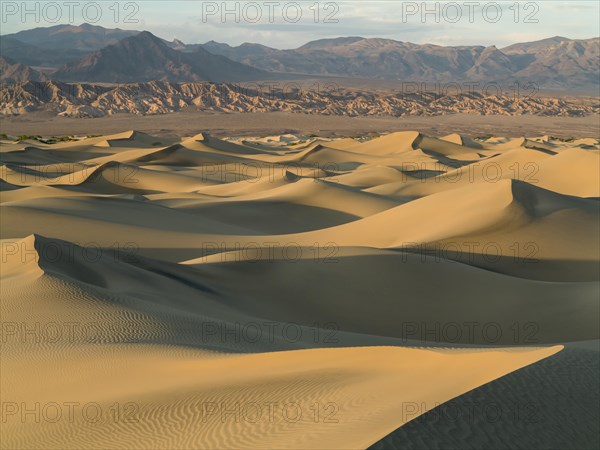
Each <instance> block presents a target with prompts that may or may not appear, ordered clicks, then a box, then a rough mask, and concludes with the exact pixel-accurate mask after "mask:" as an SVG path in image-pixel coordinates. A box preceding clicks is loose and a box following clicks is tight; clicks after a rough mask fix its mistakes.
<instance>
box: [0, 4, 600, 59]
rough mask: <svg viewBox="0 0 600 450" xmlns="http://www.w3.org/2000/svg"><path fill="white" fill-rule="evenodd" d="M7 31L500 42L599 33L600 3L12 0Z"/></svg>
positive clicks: (198, 39)
mask: <svg viewBox="0 0 600 450" xmlns="http://www.w3.org/2000/svg"><path fill="white" fill-rule="evenodd" d="M0 7H1V18H0V24H1V34H3V35H4V34H10V33H14V32H17V31H20V30H26V29H31V28H36V27H47V26H53V25H58V24H72V25H80V24H81V23H83V22H88V23H92V24H94V25H101V26H103V27H106V28H121V29H131V30H147V31H150V32H152V33H154V34H156V35H157V36H160V37H162V38H164V39H168V40H172V39H174V38H177V39H180V40H182V41H183V42H185V43H188V44H191V43H204V42H206V41H209V40H215V41H218V42H225V43H228V44H230V45H239V44H241V43H244V42H255V43H259V44H264V45H268V46H270V47H275V48H281V49H284V48H296V47H299V46H300V45H303V44H305V43H306V42H309V41H312V40H316V39H323V38H332V37H340V36H362V37H381V38H389V39H395V40H399V41H408V42H414V43H418V44H424V43H431V44H438V45H486V46H488V45H496V46H497V47H499V48H501V47H503V46H506V45H510V44H513V43H516V42H527V41H534V40H539V39H544V38H547V37H551V36H557V35H558V36H565V37H569V38H574V39H585V38H590V37H597V36H599V35H600V29H599V28H600V20H599V17H600V2H598V1H597V0H589V1H588V0H572V1H560V0H544V1H535V2H534V1H518V2H517V1H515V0H509V1H490V2H488V1H470V0H465V1H462V0H458V1H446V0H444V1H426V2H423V1H401V0H388V1H378V0H366V1H356V0H352V1H327V0H323V1H317V0H309V1H302V0H300V1H285V0H265V1H226V2H223V1H197V0H171V1H159V0H153V1H127V0H124V1H114V0H105V1H76V0H65V1H39V2H33V1H26V2H23V1H20V0H19V1H5V0H0Z"/></svg>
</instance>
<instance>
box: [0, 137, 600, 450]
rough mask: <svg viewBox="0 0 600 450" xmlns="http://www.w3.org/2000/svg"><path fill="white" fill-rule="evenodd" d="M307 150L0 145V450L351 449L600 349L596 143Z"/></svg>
mask: <svg viewBox="0 0 600 450" xmlns="http://www.w3.org/2000/svg"><path fill="white" fill-rule="evenodd" d="M300 141H301V140H300V139H297V137H295V136H293V135H287V136H281V137H277V136H270V137H268V138H256V139H248V140H245V139H241V138H240V139H235V140H227V139H217V138H214V137H212V136H210V134H207V133H199V134H196V135H194V136H191V137H182V138H180V139H174V138H162V137H155V136H151V135H148V134H144V133H140V132H137V131H133V130H130V131H126V132H123V133H119V134H115V135H110V136H98V137H93V138H87V139H82V140H78V141H73V142H63V143H58V144H43V143H40V142H37V141H32V140H29V141H22V142H11V141H8V140H3V141H2V142H1V144H0V155H1V163H2V165H1V167H0V179H1V193H0V210H1V211H0V225H1V228H0V238H1V242H0V244H1V248H2V261H1V266H0V268H1V272H0V277H1V281H2V283H1V291H2V292H1V294H2V297H1V303H0V307H1V313H2V327H3V330H2V340H3V342H2V356H1V358H2V360H1V363H2V369H3V371H2V380H1V383H2V384H1V388H2V396H3V400H2V401H3V420H2V424H1V430H0V431H1V434H2V440H1V446H2V448H7V449H8V448H85V447H92V448H340V449H346V448H366V447H368V446H369V445H372V444H373V443H375V442H377V441H379V440H380V439H382V438H383V437H384V436H386V435H387V434H388V433H390V432H392V431H393V430H395V429H397V428H398V427H400V426H402V425H404V424H405V423H407V422H409V421H411V420H412V419H414V418H415V417H418V416H420V415H422V414H425V413H426V412H427V411H428V410H430V409H432V408H435V407H436V406H437V405H439V404H441V403H444V402H447V401H449V400H451V399H453V398H456V397H457V396H460V395H462V394H464V393H466V392H468V391H470V390H472V389H475V388H477V387H479V386H481V385H483V384H485V383H488V382H490V381H493V380H495V379H497V378H499V377H502V376H504V375H506V374H508V373H511V372H513V371H516V370H518V369H520V368H522V367H524V366H527V365H530V364H534V363H536V362H537V361H540V360H541V359H544V358H549V357H552V355H553V354H555V353H556V352H558V351H560V350H561V349H562V346H561V344H563V343H571V342H576V341H581V340H593V339H598V338H600V330H599V326H598V315H599V314H600V309H599V303H598V298H599V297H600V276H599V273H600V267H599V261H600V255H599V249H600V221H599V218H600V215H599V203H598V197H600V174H599V173H598V170H597V167H598V164H599V163H600V160H599V159H600V156H599V149H600V145H599V143H598V141H597V140H594V139H580V140H576V141H573V142H563V141H559V140H556V139H553V138H551V137H548V136H542V137H537V138H522V139H503V138H489V139H486V140H482V139H478V140H475V139H472V138H469V137H467V136H463V135H459V134H452V135H447V136H444V137H441V138H435V137H431V136H426V135H423V134H421V133H419V132H416V131H415V132H402V133H394V134H391V135H387V136H383V137H380V138H375V139H372V140H370V141H366V142H359V141H357V140H353V139H340V140H327V139H312V140H310V141H308V142H300ZM36 405H37V406H36ZM415 405H418V407H417V408H415V407H414V406H415ZM7 408H8V409H7ZM32 408H33V413H31V411H30V410H32ZM36 408H37V409H36ZM69 408H70V409H69ZM27 411H30V412H29V413H28V412H27ZM99 411H100V412H101V413H102V417H96V416H97V414H98V412H99ZM90 415H92V416H93V417H92V418H91V419H90ZM38 416H39V418H38ZM36 418H37V419H39V420H36ZM96 419H97V420H96Z"/></svg>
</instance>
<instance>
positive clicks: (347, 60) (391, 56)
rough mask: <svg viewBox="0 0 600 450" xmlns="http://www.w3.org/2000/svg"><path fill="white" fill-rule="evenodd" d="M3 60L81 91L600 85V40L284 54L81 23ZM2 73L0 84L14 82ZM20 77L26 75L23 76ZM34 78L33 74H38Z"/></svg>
mask: <svg viewBox="0 0 600 450" xmlns="http://www.w3.org/2000/svg"><path fill="white" fill-rule="evenodd" d="M0 55H2V56H3V57H5V58H6V59H7V60H10V61H12V64H21V65H28V66H33V67H34V68H35V69H38V70H40V71H42V72H43V73H44V74H45V76H47V77H49V78H51V79H54V80H60V81H77V82H145V81H150V80H161V81H170V82H197V81H215V82H233V81H250V80H259V79H261V80H264V79H277V78H290V77H292V76H313V77H314V76H336V77H350V78H364V79H378V80H402V81H424V82H465V81H477V82H514V81H518V82H520V83H523V84H525V83H530V82H534V83H537V84H538V85H539V86H541V87H546V88H557V89H561V88H563V89H564V88H568V89H577V88H588V89H589V88H593V89H594V90H596V89H598V86H599V85H600V83H599V79H600V64H599V58H600V38H591V39H578V40H577V39H568V38H565V37H559V36H556V37H553V38H549V39H544V40H541V41H536V42H528V43H519V44H514V45H510V46H508V47H505V48H497V47H495V46H487V47H486V46H439V45H433V44H414V43H410V42H401V41H395V40H391V39H380V38H363V37H341V38H335V39H321V40H316V41H312V42H309V43H307V44H305V45H303V46H301V47H299V48H296V49H289V50H279V49H275V48H271V47H268V46H264V45H261V44H253V43H244V44H242V45H239V46H236V47H233V46H230V45H228V44H224V43H219V42H215V41H209V42H207V43H205V44H185V43H183V42H182V41H180V40H178V39H175V40H173V41H167V40H164V39H161V38H158V37H156V36H154V35H152V34H151V33H149V32H147V31H143V32H140V31H135V30H121V29H106V28H103V27H99V26H93V25H89V24H83V25H80V26H72V25H57V26H54V27H49V28H36V29H33V30H25V31H20V32H19V33H15V34H10V35H5V36H2V38H1V39H0ZM6 73H7V72H6V71H5V70H2V78H3V79H7V78H8V77H7V75H6ZM18 73H20V74H22V73H24V71H23V69H22V68H21V69H20V71H18ZM32 73H33V74H34V75H35V73H34V72H32Z"/></svg>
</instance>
